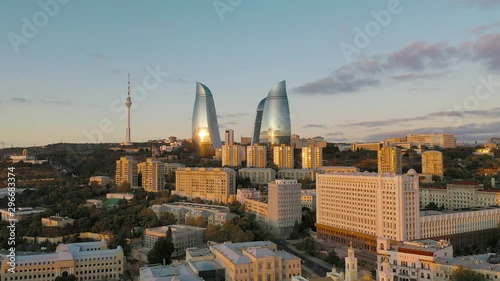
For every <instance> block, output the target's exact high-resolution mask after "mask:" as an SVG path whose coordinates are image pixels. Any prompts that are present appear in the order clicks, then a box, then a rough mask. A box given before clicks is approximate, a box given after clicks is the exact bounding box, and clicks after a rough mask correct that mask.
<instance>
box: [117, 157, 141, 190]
mask: <svg viewBox="0 0 500 281" xmlns="http://www.w3.org/2000/svg"><path fill="white" fill-rule="evenodd" d="M137 175H138V169H137V161H136V160H134V157H132V156H123V157H120V160H117V161H116V175H115V184H116V185H117V186H120V185H122V184H123V183H125V182H127V183H129V184H130V186H131V187H136V186H138V176H137Z"/></svg>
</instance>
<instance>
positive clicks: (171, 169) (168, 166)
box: [164, 163, 186, 177]
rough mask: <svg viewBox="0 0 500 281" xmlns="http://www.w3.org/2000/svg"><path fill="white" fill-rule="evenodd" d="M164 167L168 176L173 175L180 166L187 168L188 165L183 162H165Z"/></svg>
mask: <svg viewBox="0 0 500 281" xmlns="http://www.w3.org/2000/svg"><path fill="white" fill-rule="evenodd" d="M164 168H165V171H164V173H165V175H166V176H167V177H171V176H172V175H173V174H174V173H175V171H177V169H179V168H186V165H184V164H181V163H164Z"/></svg>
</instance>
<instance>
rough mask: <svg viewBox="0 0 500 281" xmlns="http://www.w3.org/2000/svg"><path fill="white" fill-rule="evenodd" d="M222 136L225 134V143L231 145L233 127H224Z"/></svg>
mask: <svg viewBox="0 0 500 281" xmlns="http://www.w3.org/2000/svg"><path fill="white" fill-rule="evenodd" d="M224 136H225V138H224V144H225V145H233V144H234V130H233V129H226V132H225V135H224Z"/></svg>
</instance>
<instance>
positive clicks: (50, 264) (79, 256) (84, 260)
mask: <svg viewBox="0 0 500 281" xmlns="http://www.w3.org/2000/svg"><path fill="white" fill-rule="evenodd" d="M124 264H125V257H124V254H123V249H122V247H121V246H118V247H117V248H116V249H108V243H107V242H106V240H102V241H100V242H82V243H70V244H59V246H57V249H56V252H55V253H48V254H45V253H44V254H34V255H32V254H29V255H17V256H16V264H15V270H14V272H12V271H10V270H9V268H11V265H10V264H9V258H6V259H4V260H3V262H2V275H1V276H2V281H4V280H30V281H53V280H54V279H55V278H56V277H58V276H64V275H71V274H73V275H75V276H76V278H77V280H104V279H106V280H110V281H114V280H121V278H122V275H123V267H124Z"/></svg>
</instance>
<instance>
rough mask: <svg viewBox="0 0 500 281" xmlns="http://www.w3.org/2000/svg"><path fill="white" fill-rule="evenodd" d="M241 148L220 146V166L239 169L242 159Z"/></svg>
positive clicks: (238, 146) (234, 145) (237, 146)
mask: <svg viewBox="0 0 500 281" xmlns="http://www.w3.org/2000/svg"><path fill="white" fill-rule="evenodd" d="M242 149H244V147H243V146H240V145H236V144H233V145H226V144H225V145H223V146H222V166H223V167H226V166H229V167H240V166H241V162H242V161H243V159H242Z"/></svg>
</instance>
